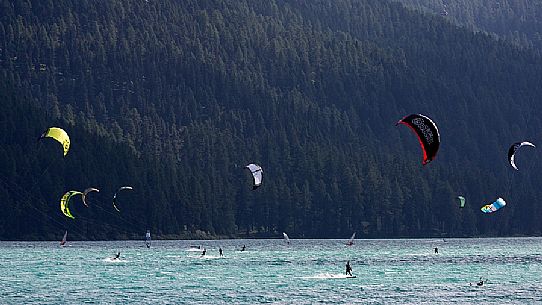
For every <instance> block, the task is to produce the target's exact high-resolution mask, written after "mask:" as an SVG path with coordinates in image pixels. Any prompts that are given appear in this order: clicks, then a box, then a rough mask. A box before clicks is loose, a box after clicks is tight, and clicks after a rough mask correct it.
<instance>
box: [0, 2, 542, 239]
mask: <svg viewBox="0 0 542 305" xmlns="http://www.w3.org/2000/svg"><path fill="white" fill-rule="evenodd" d="M403 2H405V3H406V2H407V1H403ZM409 2H413V3H414V1H409ZM419 2H421V1H419ZM469 3H472V5H473V6H476V10H481V9H483V7H484V6H485V7H486V10H484V12H485V14H486V15H487V16H486V15H484V16H485V17H484V18H485V19H484V20H486V21H487V20H495V21H498V22H499V26H502V27H504V28H507V29H510V28H513V26H512V25H513V23H514V21H515V20H516V18H508V19H507V18H502V16H503V15H507V13H506V12H503V11H502V9H499V8H495V7H493V6H491V5H492V4H491V3H490V2H489V1H481V0H480V1H470V2H469ZM500 3H501V5H505V4H506V5H510V3H511V2H510V1H500ZM521 3H522V5H523V6H524V7H525V11H533V12H539V11H540V7H539V4H538V3H537V2H536V1H534V0H532V1H529V0H522V1H521ZM458 5H459V4H458ZM490 6H491V7H490ZM451 7H452V5H449V9H448V10H449V11H450V14H452V9H451ZM531 7H532V8H533V10H531V9H530V8H531ZM535 7H536V8H537V10H534V8H535ZM490 8H491V9H490ZM476 10H472V11H473V12H474V11H476ZM508 11H509V10H508ZM449 16H450V15H448V16H446V17H445V16H441V15H439V14H427V13H423V12H421V11H419V10H414V9H412V8H411V7H405V6H403V4H401V3H398V2H395V1H392V0H389V1H388V0H335V1H323V0H266V1H261V0H257V1H256V0H240V1H225V0H182V1H181V0H161V1H155V0H147V1H145V0H137V1H136V0H110V1H102V2H99V1H90V0H72V1H70V0H58V1H48V0H45V1H44V0H35V1H32V0H20V1H3V2H2V3H0V102H1V105H2V108H3V109H4V111H2V112H1V113H0V126H1V127H2V130H3V132H2V133H0V143H1V144H2V145H0V205H1V208H2V211H3V213H2V215H0V238H1V239H4V240H5V239H60V238H61V236H62V234H63V233H64V230H65V229H67V230H69V232H70V236H71V238H79V239H115V238H143V236H144V233H145V231H146V230H147V229H150V230H151V232H153V234H154V235H155V236H159V237H160V238H216V237H279V236H281V233H282V232H288V234H289V235H290V237H291V238H348V237H349V236H350V235H351V234H352V232H357V237H358V238H397V237H464V236H515V235H540V234H542V222H540V219H541V217H542V210H541V209H538V208H537V207H538V205H539V203H538V202H537V201H538V200H539V198H541V197H542V193H541V190H542V189H541V188H540V184H541V181H542V162H540V158H539V157H538V156H539V155H540V153H541V152H540V151H539V149H541V148H534V149H533V148H525V149H524V150H522V151H521V152H519V153H518V156H517V158H516V164H517V165H518V167H519V169H520V170H519V171H516V170H514V169H513V168H512V167H511V166H510V164H509V163H508V160H507V151H508V148H509V147H510V145H511V144H512V143H514V142H518V141H531V142H533V143H534V144H540V145H542V133H541V131H542V121H541V119H540V114H541V113H542V103H541V101H542V57H541V56H540V54H539V52H538V51H537V47H539V46H540V35H539V32H536V31H535V30H534V28H533V27H530V25H536V24H538V23H536V22H540V20H541V19H540V18H539V15H537V16H532V19H529V20H532V23H528V24H529V27H528V28H526V29H520V28H518V30H517V33H518V35H519V36H518V37H519V38H518V39H520V40H521V41H524V42H521V41H520V43H516V41H514V43H510V41H509V40H507V39H508V36H509V34H508V33H497V34H486V33H485V32H480V31H477V30H476V29H473V28H471V27H458V26H457V25H456V24H455V23H454V22H450V18H447V17H449ZM507 16H514V15H510V14H508V15H507ZM453 18H458V20H459V19H460V17H458V16H455V15H454V17H453ZM461 18H463V17H461ZM465 18H466V17H465ZM477 18H478V17H476V18H475V21H476V22H478V21H480V20H478V19H477ZM480 18H481V17H480ZM529 18H531V17H529ZM480 22H482V21H480ZM500 23H502V24H500ZM473 24H474V23H473ZM482 28H483V27H482V26H479V27H478V28H477V29H482ZM529 30H532V31H529ZM485 31H487V32H492V30H491V29H485ZM497 31H498V30H494V32H497ZM514 33H515V32H514ZM497 35H500V36H497ZM501 35H502V37H503V38H504V39H501V38H499V37H501ZM514 35H516V34H514ZM523 37H525V39H523ZM532 47H534V48H532ZM538 50H539V49H538ZM411 113H423V114H425V115H427V116H429V117H431V118H432V119H433V120H434V121H435V122H436V124H437V125H438V127H439V131H440V134H441V147H440V151H439V153H438V155H437V157H436V159H435V160H434V161H433V162H431V163H429V164H427V165H425V166H422V164H421V161H422V152H421V149H420V146H419V143H418V140H417V139H416V136H415V135H414V134H413V133H412V132H411V131H410V130H409V129H408V128H407V127H405V126H395V123H396V122H397V121H398V120H399V119H401V118H402V117H403V116H405V115H408V114H411ZM51 126H58V127H61V128H63V129H65V130H66V131H67V132H68V134H69V135H70V138H71V148H70V151H69V153H68V154H67V155H66V156H65V157H63V156H62V148H61V146H60V145H59V144H58V143H55V142H54V141H52V140H51V141H50V140H49V139H42V140H39V141H37V139H38V137H39V136H40V135H41V133H43V131H45V130H46V129H47V128H48V127H51ZM249 163H257V164H259V165H261V166H262V168H263V171H264V172H263V175H264V176H263V184H262V186H261V187H260V188H258V189H256V190H252V185H251V183H252V179H251V176H250V173H249V171H248V170H247V169H245V168H244V166H245V165H247V164H249ZM125 185H129V186H133V190H132V191H125V192H123V193H122V194H121V195H122V196H121V195H119V198H118V199H119V202H118V205H119V210H120V212H117V211H116V210H114V208H113V206H112V197H113V194H114V193H115V191H116V189H117V188H119V187H120V186H125ZM87 187H96V188H98V189H100V192H99V193H91V194H89V195H88V202H89V207H88V208H87V207H85V206H84V205H83V204H82V202H81V200H80V199H79V198H75V199H74V201H73V202H72V203H71V210H72V214H73V215H74V216H75V219H70V218H67V217H65V216H64V215H63V214H62V213H61V212H60V209H59V201H60V198H61V197H62V195H63V194H64V193H65V192H66V191H69V190H79V191H82V190H84V189H85V188H87ZM458 195H462V196H464V197H465V198H466V206H465V208H463V209H460V208H459V204H458V202H457V196H458ZM497 197H503V198H504V199H505V200H506V201H507V203H508V205H507V206H506V207H504V208H503V209H502V210H499V211H498V212H496V213H493V214H483V213H481V211H480V207H481V206H482V205H485V204H487V203H490V202H491V201H493V200H495V199H496V198H497Z"/></svg>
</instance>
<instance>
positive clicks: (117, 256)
mask: <svg viewBox="0 0 542 305" xmlns="http://www.w3.org/2000/svg"><path fill="white" fill-rule="evenodd" d="M119 258H120V251H119V253H117V255H115V257H113V259H119Z"/></svg>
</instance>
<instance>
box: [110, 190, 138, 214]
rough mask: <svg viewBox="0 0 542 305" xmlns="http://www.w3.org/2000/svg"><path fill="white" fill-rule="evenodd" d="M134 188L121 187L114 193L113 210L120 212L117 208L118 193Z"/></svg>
mask: <svg viewBox="0 0 542 305" xmlns="http://www.w3.org/2000/svg"><path fill="white" fill-rule="evenodd" d="M133 189H134V188H133V187H131V186H121V187H120V188H119V189H118V190H117V192H116V193H115V195H113V207H114V208H115V210H117V212H120V210H119V209H118V208H117V195H118V194H119V192H120V191H123V190H133Z"/></svg>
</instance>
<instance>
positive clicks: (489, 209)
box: [480, 197, 506, 213]
mask: <svg viewBox="0 0 542 305" xmlns="http://www.w3.org/2000/svg"><path fill="white" fill-rule="evenodd" d="M505 205H506V201H504V199H502V198H500V197H499V198H498V199H497V200H495V201H494V202H493V203H491V204H486V205H484V206H483V207H482V208H481V209H480V210H482V212H484V213H493V212H496V211H497V210H499V209H500V208H502V207H504V206H505Z"/></svg>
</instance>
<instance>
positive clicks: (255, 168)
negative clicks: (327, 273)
mask: <svg viewBox="0 0 542 305" xmlns="http://www.w3.org/2000/svg"><path fill="white" fill-rule="evenodd" d="M245 167H246V168H248V169H249V170H250V172H251V173H252V178H253V180H254V181H253V184H252V189H253V190H255V189H257V188H258V187H259V186H260V185H261V184H262V178H263V176H262V173H263V170H262V168H261V167H260V166H259V165H257V164H254V163H250V164H249V165H247V166H245Z"/></svg>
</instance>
